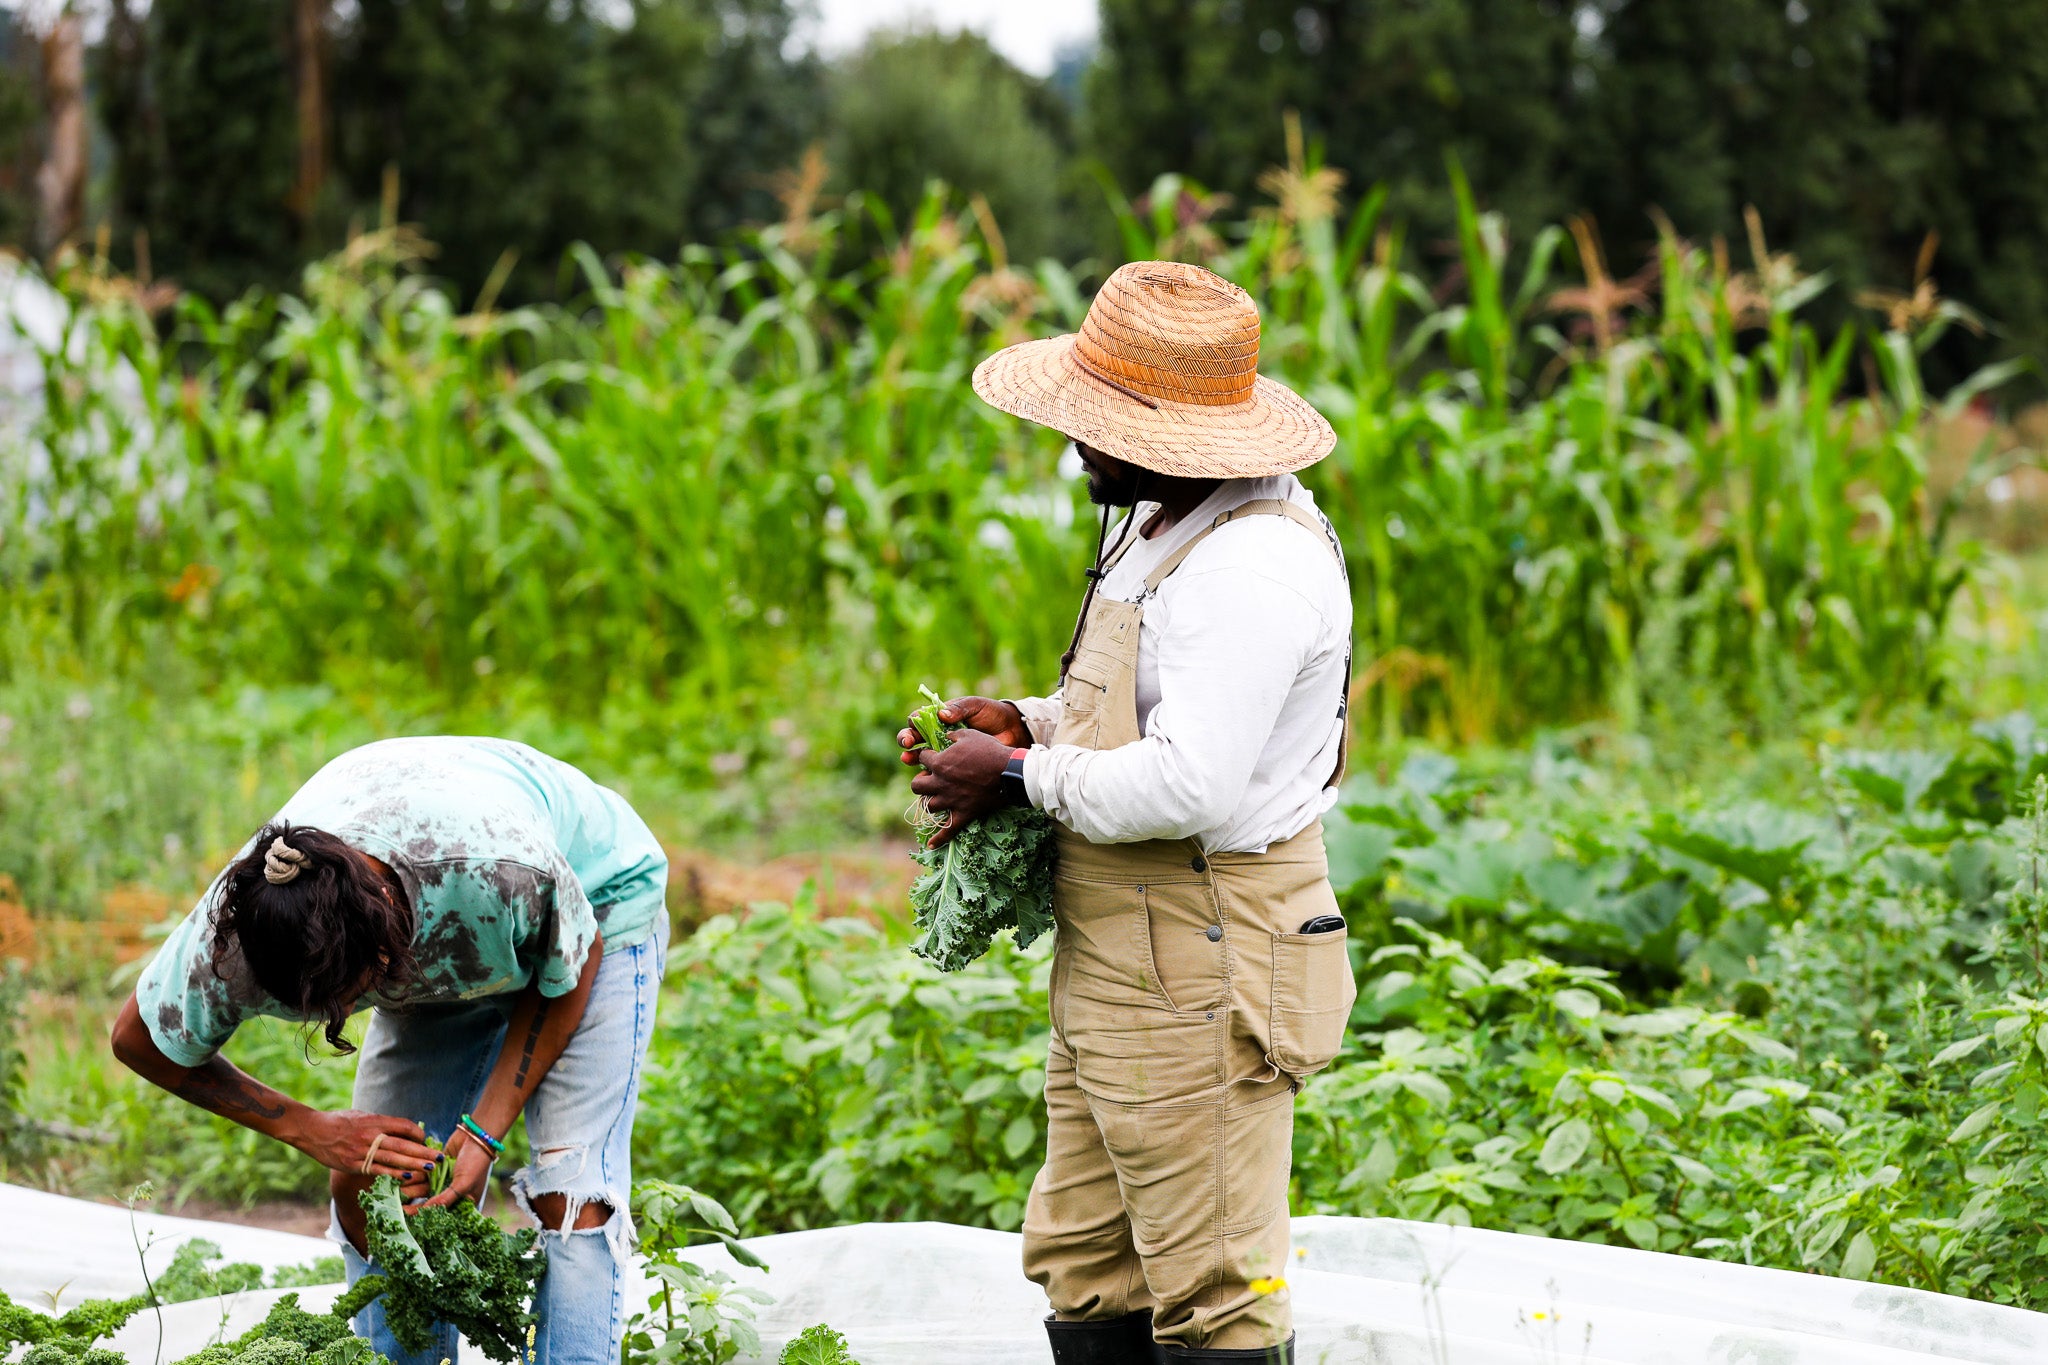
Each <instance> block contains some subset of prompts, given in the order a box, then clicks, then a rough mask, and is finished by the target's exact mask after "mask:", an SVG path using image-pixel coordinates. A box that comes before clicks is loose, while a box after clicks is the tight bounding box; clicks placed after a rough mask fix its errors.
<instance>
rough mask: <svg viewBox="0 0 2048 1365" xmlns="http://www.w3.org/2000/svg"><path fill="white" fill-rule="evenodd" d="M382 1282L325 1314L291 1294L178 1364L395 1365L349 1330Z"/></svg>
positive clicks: (366, 1280)
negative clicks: (234, 1332) (259, 1318)
mask: <svg viewBox="0 0 2048 1365" xmlns="http://www.w3.org/2000/svg"><path fill="white" fill-rule="evenodd" d="M383 1284H384V1282H383V1279H382V1277H380V1276H376V1275H366V1276H364V1277H363V1279H362V1280H361V1282H360V1283H358V1284H357V1285H356V1286H355V1288H353V1289H351V1290H349V1292H348V1293H346V1294H344V1295H342V1296H341V1297H340V1298H339V1299H337V1300H336V1301H335V1304H334V1307H332V1308H330V1309H329V1310H328V1311H327V1312H325V1313H309V1312H307V1311H306V1310H305V1309H303V1308H301V1307H300V1306H299V1296H298V1295H297V1294H287V1295H285V1296H284V1297H283V1298H281V1299H279V1300H278V1301H277V1302H276V1303H274V1304H272V1305H271V1306H270V1314H269V1316H267V1317H265V1318H264V1319H263V1321H262V1322H259V1323H257V1324H256V1325H255V1326H254V1327H252V1328H250V1329H249V1330H248V1331H246V1332H244V1333H242V1335H241V1336H239V1337H237V1338H235V1339H234V1340H233V1341H229V1342H222V1343H220V1344H219V1345H215V1346H209V1347H207V1348H206V1349H205V1350H203V1351H200V1352H198V1353H197V1354H196V1355H189V1356H186V1357H185V1358H184V1359H183V1360H181V1361H179V1362H177V1365H391V1362H390V1361H389V1360H387V1359H385V1358H384V1357H383V1356H381V1355H379V1354H378V1353H377V1352H375V1351H373V1350H371V1349H370V1343H369V1342H367V1341H364V1340H363V1339H362V1338H360V1337H358V1336H356V1335H355V1334H354V1333H353V1332H352V1331H351V1330H350V1328H349V1319H350V1318H352V1317H354V1316H355V1315H356V1314H357V1313H358V1312H360V1311H362V1309H363V1307H364V1306H365V1305H366V1304H368V1303H369V1301H370V1300H371V1299H373V1298H375V1297H376V1296H377V1294H378V1292H379V1291H381V1290H382V1288H383ZM365 1286H368V1288H367V1289H365V1288H364V1287H365ZM70 1365H94V1362H91V1361H85V1362H72V1363H70ZM115 1365H120V1362H118V1361H117V1362H115Z"/></svg>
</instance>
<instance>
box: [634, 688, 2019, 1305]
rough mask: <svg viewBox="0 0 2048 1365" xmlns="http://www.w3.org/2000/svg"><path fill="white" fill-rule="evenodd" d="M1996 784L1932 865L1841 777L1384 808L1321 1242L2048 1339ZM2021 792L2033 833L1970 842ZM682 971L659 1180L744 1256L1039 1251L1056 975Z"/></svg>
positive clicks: (2014, 841)
mask: <svg viewBox="0 0 2048 1365" xmlns="http://www.w3.org/2000/svg"><path fill="white" fill-rule="evenodd" d="M1983 730H1984V732H1985V733H1998V734H2004V735H2007V736H2011V735H2014V734H2018V733H2020V732H2022V731H2023V730H2024V727H2023V726H2020V725H2019V724H2018V723H2017V722H2016V721H2012V720H2008V721H2005V722H2000V723H1999V724H1998V725H1997V726H1987V727H1983ZM1986 745H1989V746H1991V748H1992V749H1993V750H1996V745H1994V744H1993V743H1992V741H1990V740H1986V739H1985V738H1984V736H1983V734H1981V733H1980V734H1979V735H1976V736H1972V737H1971V741H1970V743H1969V744H1968V745H1965V746H1963V748H1962V749H1961V750H1959V751H1958V752H1960V753H1963V754H1967V755H1974V756H1975V759H1976V760H1977V761H1984V760H1985V754H1986V749H1985V748H1983V747H1980V746H1986ZM2008 748H2009V749H2010V750H2011V752H2012V753H2014V754H2015V755H2018V756H2016V757H2015V758H2014V759H2013V760H2012V762H2013V763H2014V764H2017V765H2021V767H2020V770H2021V771H2027V769H2026V768H2025V767H2024V765H2026V764H2030V763H2031V761H2032V760H2031V758H2030V757H2025V756H2024V755H2025V753H2026V752H2027V750H2026V746H2024V745H2016V746H2008ZM1929 752H1932V751H1931V750H1930V751H1929ZM1877 753H1878V751H1866V754H1865V756H1864V758H1863V759H1862V760H1860V761H1862V762H1864V763H1865V765H1866V766H1868V767H1873V768H1880V767H1883V766H1885V765H1886V764H1887V763H1889V764H1890V765H1892V766H1894V767H1899V768H1906V769H1912V770H1915V771H1917V770H1919V769H1921V768H1926V769H1929V770H1936V769H1938V770H1942V771H1946V767H1945V765H1938V764H1934V763H1931V762H1926V761H1923V760H1922V759H1919V758H1915V757H1914V756H1913V755H1912V754H1911V753H1910V752H1904V753H1901V752H1893V753H1891V754H1890V756H1889V758H1888V759H1885V760H1884V761H1883V762H1880V761H1879V759H1878V757H1877ZM1975 771H1977V772H1978V773H1979V778H1978V779H1977V780H1975V781H1973V782H1972V783H1971V784H1969V785H1966V786H1956V787H1953V788H1952V790H1953V791H1954V792H1955V793H1956V795H1955V796H1954V798H1953V799H1954V802H1955V803H1956V804H1955V805H1954V806H1953V807H1952V808H1948V807H1944V808H1942V819H1943V820H1944V821H1947V822H1948V831H1947V833H1946V834H1944V835H1943V836H1942V837H1940V838H1939V839H1933V838H1931V837H1930V834H1929V825H1928V823H1927V822H1926V821H1925V820H1924V819H1917V820H1916V819H1915V818H1913V817H1909V816H1907V815H1905V814H1902V813H1900V812H1899V811H1896V810H1893V809H1890V808H1888V807H1887V805H1886V803H1885V802H1883V801H1881V800H1875V799H1870V798H1865V797H1863V796H1861V795H1860V794H1859V793H1858V791H1857V789H1856V788H1855V787H1854V786H1853V785H1850V784H1848V783H1847V782H1845V781H1843V780H1841V779H1840V777H1839V776H1838V775H1836V774H1834V773H1832V772H1831V771H1830V770H1828V769H1827V768H1825V767H1823V766H1821V765H1814V767H1813V768H1812V770H1810V771H1809V773H1808V774H1807V778H1806V781H1805V782H1804V783H1803V784H1793V785H1781V787H1780V789H1779V790H1778V791H1777V792H1776V793H1775V794H1776V795H1777V796H1778V798H1779V804H1776V805H1774V806H1773V807H1770V808H1765V807H1761V806H1759V805H1758V804H1757V803H1756V802H1755V801H1754V800H1753V799H1747V798H1737V799H1727V798H1723V799H1722V800H1720V801H1718V802H1706V801H1699V800H1697V798H1694V799H1692V800H1687V801H1679V802H1674V801H1669V800H1659V801H1655V802H1649V801H1645V800H1644V799H1643V798H1642V796H1641V794H1640V793H1633V794H1631V793H1626V792H1616V791H1613V790H1611V789H1610V787H1609V786H1608V785H1607V784H1609V783H1611V782H1612V781H1613V778H1612V776H1611V775H1609V774H1606V773H1603V772H1602V771H1601V770H1599V769H1596V768H1594V767H1592V766H1591V765H1589V764H1587V763H1585V762H1584V761H1583V760H1582V759H1580V758H1578V757H1575V756H1574V754H1573V751H1572V750H1570V749H1569V748H1568V747H1565V746H1562V745H1552V746H1546V747H1543V748H1539V749H1537V750H1536V751H1535V752H1533V753H1532V754H1530V755H1529V756H1528V757H1527V759H1526V760H1525V761H1521V762H1517V763H1511V764H1509V765H1507V766H1505V767H1501V768H1497V769H1495V770H1492V771H1467V770H1466V769H1465V768H1463V767H1461V765H1458V764H1455V763H1450V762H1448V761H1447V760H1443V759H1441V758H1438V757H1436V756H1433V755H1427V754H1418V755H1415V756H1414V757H1412V758H1411V759H1410V760H1409V761H1408V763H1407V764H1406V765H1404V766H1403V767H1402V769H1401V770H1400V771H1399V772H1398V773H1396V774H1394V775H1392V776H1391V777H1390V779H1389V780H1387V781H1385V782H1381V781H1378V780H1374V779H1371V778H1367V779H1364V780H1361V781H1359V782H1357V783H1354V784H1353V785H1352V786H1350V787H1348V788H1347V790H1346V794H1345V802H1344V805H1343V807H1342V808H1341V810H1342V814H1340V815H1336V816H1333V817H1332V820H1333V823H1332V830H1333V837H1332V840H1331V846H1332V848H1333V850H1339V851H1340V852H1339V854H1338V855H1337V856H1335V857H1334V858H1333V861H1334V863H1335V864H1336V865H1337V866H1338V867H1339V868H1340V869H1341V870H1342V872H1343V873H1344V880H1345V881H1347V882H1348V884H1347V885H1345V886H1343V887H1342V897H1343V900H1344V903H1345V906H1346V909H1347V912H1348V914H1349V917H1350V918H1351V921H1352V924H1353V945H1354V950H1355V952H1356V953H1357V964H1358V971H1359V978H1360V994H1359V1001H1358V1005H1357V1008H1356V1012H1355V1013H1354V1015H1353V1019H1352V1026H1351V1032H1350V1037H1349V1040H1348V1042H1347V1044H1346V1047H1345V1050H1344V1052H1343V1054H1342V1055H1341V1056H1340V1057H1339V1059H1338V1061H1337V1062H1336V1063H1335V1064H1334V1065H1333V1066H1332V1067H1331V1068H1330V1070H1329V1071H1328V1072H1327V1073H1325V1074H1324V1075H1322V1076H1319V1077H1318V1078H1317V1079H1316V1080H1315V1081H1314V1082H1313V1083H1312V1084H1310V1085H1309V1086H1308V1087H1307V1090H1306V1092H1305V1094H1304V1097H1303V1099H1302V1101H1301V1110H1300V1114H1299V1118H1298V1122H1297V1127H1296V1146H1295V1154H1294V1158H1295V1159H1294V1186H1293V1196H1294V1205H1295V1207H1296V1208H1297V1210H1301V1211H1309V1212H1329V1213H1343V1214H1353V1215H1363V1216H1388V1217H1403V1218H1420V1219H1434V1220H1439V1221H1446V1222H1452V1223H1460V1224H1467V1223H1469V1224H1472V1225H1477V1226H1486V1227H1495V1228H1504V1229H1512V1230H1519V1231H1524V1232H1530V1233H1539V1234H1543V1235H1548V1236H1566V1237H1573V1238H1578V1239H1582V1240H1591V1241H1600V1242H1610V1243H1614V1244H1618V1245H1628V1246H1638V1247H1645V1248H1651V1249H1655V1250H1661V1251H1678V1252H1685V1253H1688V1254H1694V1255H1703V1256H1712V1257H1719V1258H1724V1259H1734V1260H1741V1261H1745V1262H1748V1263H1751V1264H1757V1265H1769V1266H1778V1267H1785V1268H1794V1269H1816V1270H1820V1271H1824V1272H1826V1273H1829V1274H1838V1275H1848V1276H1851V1277H1855V1278H1866V1279H1878V1280H1883V1281H1886V1282H1888V1283H1894V1284H1904V1285H1911V1286H1917V1287H1921V1288H1927V1289H1934V1290H1939V1291H1942V1292H1948V1293H1962V1294H1968V1295H1971V1296H1974V1297H1980V1298H1987V1299H1993V1300H1997V1301H2001V1302H2009V1303H2015V1304H2020V1305H2023V1306H2029V1307H2038V1306H2040V1305H2041V1303H2042V1302H2043V1301H2042V1299H2041V1297H2040V1291H2039V1288H2038V1286H2039V1285H2040V1284H2041V1283H2042V1282H2043V1278H2042V1277H2043V1273H2044V1271H2048V1263H2044V1262H2043V1261H2042V1260H2041V1257H2042V1255H2043V1254H2044V1253H2043V1251H2042V1250H2041V1247H2042V1245H2043V1244H2042V1241H2041V1238H2042V1229H2041V1227H2040V1225H2039V1209H2040V1208H2041V1207H2042V1203H2041V1201H2042V1199H2043V1197H2044V1196H2048V1187H2044V1185H2043V1182H2044V1181H2048V1120H2044V1117H2043V1115H2042V1112H2041V1109H2042V1106H2041V1099H2042V1095H2043V1090H2044V1087H2048V1031H2044V1029H2043V1025H2044V1024H2048V1001H2044V995H2048V965H2044V955H2048V889H2044V888H2043V886H2042V883H2041V880H2040V876H2041V871H2042V870H2043V867H2044V864H2048V812H2044V809H2043V806H2042V805H2040V804H2036V803H2038V802H2041V801H2042V797H2039V796H2035V795H2033V794H2032V793H2033V792H2037V791H2041V792H2048V777H2043V776H2041V775H2035V777H2034V778H2033V779H2032V780H2031V782H2030V783H2028V784H2027V785H2026V786H2025V787H2024V788H2020V787H2015V785H2014V782H2015V779H2014V777H2013V776H2012V772H2011V770H2010V769H2008V770H2006V771H2005V772H2004V773H2003V774H2002V775H2001V774H1999V773H1997V772H1989V771H1988V770H1986V769H1983V768H1979V769H1976V770H1975ZM1939 785H1940V784H1939V783H1936V784H1935V786H1936V787H1938V786H1939ZM1993 788H1995V789H1999V790H2006V791H2016V792H2019V793H2020V795H2019V796H2018V797H2016V798H2015V799H2016V800H2020V801H2021V804H2022V808H2023V814H2022V815H2018V816H2014V815H2008V814H2005V813H2004V811H2003V808H2000V809H1996V810H1994V815H1995V817H1996V823H1992V822H1989V821H1987V820H1985V819H1983V818H1982V817H1981V816H1980V815H1979V814H1976V813H1973V812H1977V811H1981V810H1982V809H1983V806H1982V805H1981V804H1980V803H1981V802H1982V801H1983V800H1984V799H1985V798H1984V797H1983V792H1984V791H1985V790H1987V789H1993ZM1809 806H1819V807H1821V808H1824V809H1827V810H1828V811H1829V815H1828V817H1827V818H1825V819H1821V818H1816V817H1814V816H1812V815H1810V814H1808V812H1807V809H1806V807H1809ZM1927 809H1928V802H1927V801H1923V802H1922V803H1921V805H1920V810H1921V811H1922V812H1924V811H1925V810H1927ZM1339 830H1343V831H1348V833H1347V834H1346V835H1345V837H1343V838H1339V837H1336V834H1335V832H1336V831H1339ZM1374 831H1378V832H1379V833H1380V834H1381V835H1383V836H1384V837H1382V838H1374V837H1372V834H1373V832H1374ZM1361 850H1363V852H1361ZM1489 851H1491V856H1482V854H1486V853H1489ZM1424 921H1427V922H1424ZM1447 931H1450V932H1447ZM675 961H676V967H675V976H674V978H673V980H672V983H671V988H672V995H671V998H670V1000H669V1001H667V1002H665V1005H664V1015H663V1021H662V1023H661V1025H660V1026H659V1034H658V1037H657V1041H656V1046H655V1053H654V1061H653V1064H652V1066H651V1067H650V1074H649V1078H648V1082H647V1086H646V1091H645V1095H646V1098H645V1101H644V1103H645V1106H646V1108H645V1112H644V1113H643V1115H642V1120H641V1125H640V1129H639V1135H640V1136H639V1140H640V1146H641V1150H640V1151H639V1152H638V1153H636V1160H638V1161H640V1162H642V1163H643V1164H644V1165H649V1166H652V1167H654V1168H656V1169H666V1170H678V1171H689V1172H691V1173H692V1178H697V1176H696V1174H695V1173H697V1172H702V1173H704V1178H707V1179H708V1178H710V1177H711V1176H712V1175H714V1174H716V1175H721V1176H724V1177H725V1178H727V1179H728V1181H729V1182H730V1183H731V1185H732V1188H733V1189H734V1190H735V1192H736V1195H737V1198H736V1205H735V1207H736V1208H737V1209H738V1210H739V1212H740V1215H741V1221H742V1222H743V1223H744V1224H745V1225H746V1226H748V1227H749V1228H752V1229H758V1230H764V1231H766V1230H777V1229H781V1228H787V1227H801V1226H809V1225H813V1224H816V1223H819V1222H824V1221H834V1222H840V1221H854V1220H860V1219H868V1218H915V1217H943V1218H947V1219H950V1220H955V1221H967V1222H982V1223H989V1224H994V1225H997V1226H1014V1225H1015V1219H1016V1217H1017V1214H1018V1211H1019V1207H1020V1206H1019V1205H1018V1204H1016V1203H1011V1202H1007V1200H1006V1199H1003V1198H998V1199H993V1200H992V1199H988V1198H987V1197H986V1196H987V1195H988V1194H991V1193H995V1192H998V1191H1003V1192H1007V1198H1008V1199H1014V1198H1016V1197H1017V1196H1019V1195H1021V1192H1022V1189H1023V1187H1024V1185H1025V1184H1027V1183H1028V1180H1029V1178H1030V1176H1031V1174H1033V1165H1034V1162H1035V1161H1036V1159H1037V1157H1038V1155H1039V1152H1040V1149H1041V1145H1042V1143H1043V1140H1044V1133H1043V1127H1042V1119H1041V1118H1040V1116H1039V1114H1038V1112H1037V1111H1038V1108H1039V1101H1038V1098H1037V1096H1038V1089H1039V1087H1040V1086H1042V1083H1043V1082H1042V1074H1041V1073H1040V1072H1039V1071H1038V1067H1039V1065H1040V1064H1041V1062H1042V1058H1043V1048H1044V1032H1043V1030H1044V1023H1043V1020H1044V1010H1045V999H1044V993H1043V992H1044V980H1045V963H1046V959H1045V957H1044V956H1043V954H1042V952H1033V953H1031V954H1021V953H1017V952H1015V951H1014V950H1010V949H1007V948H1006V947H1005V946H1004V945H1001V944H999V945H998V946H997V950H996V951H995V952H993V953H991V954H990V955H989V956H988V957H987V958H984V959H982V960H980V961H978V962H976V963H975V964H973V966H972V967H970V968H969V970H968V971H967V972H964V973H961V974H959V975H940V974H937V973H934V972H932V971H931V970H930V969H929V968H928V967H924V966H922V965H919V964H913V963H905V962H903V961H902V959H901V958H900V957H899V956H897V955H896V954H895V951H894V950H893V949H892V947H891V945H890V944H889V942H888V941H887V939H886V938H884V937H882V936H880V935H877V934H876V933H875V932H874V931H873V930H872V929H870V928H868V927H867V926H865V925H862V924H858V923H855V922H850V921H831V920H827V921H822V922H821V921H818V920H816V919H814V918H812V917H811V916H810V915H809V914H807V913H805V912H804V911H802V910H801V909H799V910H797V911H788V910H782V909H775V908H763V909H760V910H758V911H756V912H755V913H754V914H753V915H752V916H750V917H749V918H748V919H747V920H745V921H744V922H736V921H732V920H717V921H713V922H712V923H710V924H708V925H707V926H705V927H704V928H703V929H702V930H700V931H699V933H698V934H697V935H696V936H695V937H693V938H692V939H690V940H688V941H686V942H684V943H681V944H678V945H677V948H676V959H675ZM956 1100H957V1103H956V1102H954V1101H956ZM1006 1120H1007V1126H1005V1127H1004V1128H1003V1130H1002V1131H1003V1139H1002V1141H1000V1142H991V1141H989V1140H988V1135H989V1134H990V1133H991V1132H992V1130H995V1129H996V1127H997V1126H998V1125H1003V1124H1005V1121H1006ZM906 1155H907V1156H908V1157H909V1158H910V1159H908V1160H906V1159H904V1158H905V1157H906Z"/></svg>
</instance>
